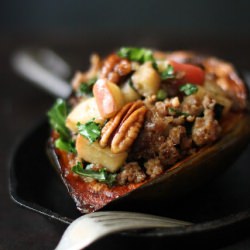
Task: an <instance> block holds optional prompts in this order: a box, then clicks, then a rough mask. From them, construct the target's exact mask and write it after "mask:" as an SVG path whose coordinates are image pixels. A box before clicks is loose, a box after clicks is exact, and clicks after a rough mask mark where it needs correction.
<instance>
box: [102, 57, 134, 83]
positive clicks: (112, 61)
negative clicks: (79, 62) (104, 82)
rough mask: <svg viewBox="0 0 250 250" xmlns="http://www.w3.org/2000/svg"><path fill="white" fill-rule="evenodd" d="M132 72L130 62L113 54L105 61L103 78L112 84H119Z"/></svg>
mask: <svg viewBox="0 0 250 250" xmlns="http://www.w3.org/2000/svg"><path fill="white" fill-rule="evenodd" d="M131 71H132V67H131V63H130V62H129V61H128V60H126V59H122V58H120V57H119V56H117V55H116V54H111V55H110V56H109V57H107V59H106V60H105V61H104V65H103V67H102V70H101V78H107V79H108V80H109V81H111V82H114V83H118V82H119V81H120V79H121V77H122V76H125V75H127V74H129V73H130V72H131Z"/></svg>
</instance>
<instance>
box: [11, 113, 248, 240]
mask: <svg viewBox="0 0 250 250" xmlns="http://www.w3.org/2000/svg"><path fill="white" fill-rule="evenodd" d="M49 130H50V128H49V125H48V123H47V121H46V118H44V119H43V120H42V121H41V122H40V123H39V124H37V125H36V126H34V127H33V128H32V129H31V130H29V131H28V132H27V133H26V135H25V136H23V138H22V139H21V140H20V141H19V143H18V144H17V145H16V147H15V149H14V150H13V153H12V156H11V160H10V178H9V187H10V194H11V197H12V199H13V200H14V201H15V202H16V203H18V204H19V205H21V206H23V207H25V208H28V209H30V210H33V211H35V212H38V213H40V214H43V215H45V216H47V217H49V218H51V219H53V220H57V221H60V222H62V223H66V224H69V223H70V222H71V221H72V220H74V219H75V218H77V217H79V216H80V215H81V214H80V213H79V212H78V211H77V209H76V207H75V204H74V202H73V200H72V199H71V198H70V196H69V194H68V193H67V190H66V188H65V186H64V185H63V183H62V182H61V180H60V178H59V177H58V176H57V173H56V172H55V170H54V169H53V168H52V167H51V164H50V162H49V160H48V157H47V155H46V150H45V148H46V144H47V140H48V135H49ZM249 162H250V147H249V146H248V148H247V149H246V150H245V151H244V152H242V155H241V156H240V158H239V159H238V160H237V161H236V162H235V164H234V165H232V166H231V168H230V169H229V170H228V171H227V172H226V173H225V174H224V175H222V176H218V177H217V179H215V180H213V181H212V182H210V183H209V184H207V185H206V186H203V187H202V188H200V189H199V190H196V191H193V192H192V193H189V194H187V195H185V196H183V197H179V198H178V200H173V201H169V202H168V203H167V204H162V205H161V206H160V207H159V206H157V207H155V206H154V204H151V205H149V206H148V207H144V208H143V209H142V208H141V207H140V206H139V207H137V206H136V203H134V202H133V204H129V203H128V204H127V207H124V206H123V210H130V211H138V212H147V213H152V214H157V215H161V216H167V217H172V218H175V219H181V220H186V221H191V222H193V223H194V225H193V226H191V227H188V229H182V228H175V229H171V230H170V229H160V230H159V229H158V230H150V231H149V230H147V231H142V232H136V233H129V234H127V235H129V236H131V237H132V236H151V237H157V238H161V239H163V238H165V237H169V236H185V235H199V236H200V235H202V234H204V235H206V236H207V234H209V237H210V240H211V237H212V236H213V237H214V238H217V237H218V235H220V236H221V235H222V234H223V235H224V234H228V233H230V232H232V231H235V230H236V229H239V228H240V229H244V228H246V227H250V199H249V197H250V182H249V180H248V179H249V178H248V176H250V168H249V167H248V165H249ZM104 210H105V209H104Z"/></svg>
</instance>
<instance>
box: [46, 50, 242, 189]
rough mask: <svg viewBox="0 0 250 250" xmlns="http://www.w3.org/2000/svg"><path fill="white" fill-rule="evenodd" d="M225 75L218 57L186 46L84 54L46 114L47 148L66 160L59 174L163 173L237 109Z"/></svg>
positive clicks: (106, 179)
mask: <svg viewBox="0 0 250 250" xmlns="http://www.w3.org/2000/svg"><path fill="white" fill-rule="evenodd" d="M224 69H226V70H224ZM222 72H223V73H222ZM233 74H235V70H234V68H233V67H232V66H231V65H230V64H228V63H226V62H224V61H221V60H219V59H216V58H209V57H201V56H199V57H198V56H197V55H195V54H193V53H187V52H172V53H168V54H167V53H162V52H158V51H152V50H149V49H145V48H131V47H123V48H121V49H120V50H118V51H117V52H116V53H112V54H111V55H109V56H108V57H106V58H104V59H101V58H100V57H99V56H98V55H92V57H91V67H90V69H89V70H88V71H87V72H84V73H82V72H77V73H76V75H75V77H74V79H73V80H72V88H73V92H72V95H71V97H70V98H69V100H68V102H67V103H65V101H63V100H58V101H57V103H56V104H55V105H54V106H53V107H52V109H51V110H50V111H49V112H48V116H49V118H50V123H51V125H52V127H53V129H54V131H55V133H56V136H55V142H54V143H55V147H56V148H57V150H61V151H66V152H67V154H70V155H71V158H72V159H73V160H72V161H71V162H73V163H72V164H69V166H68V171H67V173H73V175H74V176H75V177H76V178H79V176H80V177H81V178H82V180H83V181H87V182H91V181H96V182H100V183H104V184H105V185H108V186H122V185H127V184H129V183H141V182H144V181H145V180H149V179H153V178H156V177H157V176H159V175H161V174H163V173H164V172H165V171H167V169H169V168H170V167H171V166H173V165H174V164H176V163H177V162H179V161H180V160H182V159H183V158H185V157H187V156H189V155H191V154H194V153H195V152H197V151H198V150H199V149H200V148H201V147H204V146H207V145H211V144H212V143H214V142H215V141H217V140H218V139H219V138H220V137H221V136H222V135H223V133H222V132H223V131H222V126H221V121H222V120H223V119H224V117H226V116H227V115H228V114H229V113H230V112H235V111H238V110H240V109H243V108H244V106H245V103H244V101H243V99H244V98H242V99H240V100H239V99H238V97H237V96H236V94H235V95H234V94H233V93H232V91H231V90H230V88H229V87H230V86H229V85H230V84H231V81H233V79H232V77H231V75H233ZM237 79H238V78H237ZM227 84H228V86H227ZM229 90H230V91H229Z"/></svg>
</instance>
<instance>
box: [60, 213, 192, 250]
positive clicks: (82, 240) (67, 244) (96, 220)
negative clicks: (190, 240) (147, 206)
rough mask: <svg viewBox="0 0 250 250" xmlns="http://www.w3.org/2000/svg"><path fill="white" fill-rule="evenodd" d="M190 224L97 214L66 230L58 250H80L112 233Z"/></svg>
mask: <svg viewBox="0 0 250 250" xmlns="http://www.w3.org/2000/svg"><path fill="white" fill-rule="evenodd" d="M189 225H192V223H190V222H185V221H180V220H175V219H170V218H166V217H160V216H155V215H150V214H142V213H132V212H117V211H115V212H95V213H91V214H87V215H83V216H81V217H79V218H78V219H76V220H74V221H73V222H72V223H71V224H70V225H69V227H68V228H67V229H66V230H65V232H64V234H63V236H62V238H61V240H60V242H59V244H58V245H57V247H56V250H66V249H67V250H79V249H83V248H85V247H87V246H88V245H90V244H91V243H93V242H95V241H96V240H98V239H100V238H102V237H104V236H106V235H108V234H112V233H117V232H122V231H127V230H134V229H150V228H163V227H164V228H173V227H184V226H189Z"/></svg>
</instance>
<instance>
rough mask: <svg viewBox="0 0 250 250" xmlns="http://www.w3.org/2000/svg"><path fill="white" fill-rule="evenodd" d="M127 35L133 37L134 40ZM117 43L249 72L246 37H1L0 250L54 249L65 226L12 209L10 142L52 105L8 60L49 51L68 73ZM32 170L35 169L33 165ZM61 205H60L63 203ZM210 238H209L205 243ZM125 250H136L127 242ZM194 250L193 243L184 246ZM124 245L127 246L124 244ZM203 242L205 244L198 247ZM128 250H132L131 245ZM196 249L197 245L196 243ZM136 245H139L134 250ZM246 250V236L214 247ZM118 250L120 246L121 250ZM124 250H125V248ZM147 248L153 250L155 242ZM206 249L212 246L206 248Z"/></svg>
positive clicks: (249, 244) (109, 243)
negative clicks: (219, 61) (199, 56)
mask: <svg viewBox="0 0 250 250" xmlns="http://www.w3.org/2000/svg"><path fill="white" fill-rule="evenodd" d="M131 37H136V39H133V38H131ZM122 44H136V45H144V46H153V47H159V48H163V49H169V50H170V49H196V50H199V51H201V52H205V53H211V54H215V55H217V56H221V57H224V58H226V59H228V60H231V61H233V62H235V63H236V64H238V65H239V67H241V68H244V69H250V59H249V58H250V49H249V44H250V39H246V38H244V39H243V38H241V39H239V38H238V39H237V38H233V39H232V38H230V37H229V38H227V39H226V38H223V39H213V38H208V37H204V38H199V39H195V38H192V39H185V40H183V39H175V40H174V39H171V37H168V36H165V38H164V39H160V38H158V39H156V38H152V36H151V37H148V36H143V35H140V34H139V35H137V34H134V36H129V37H127V36H125V35H123V36H114V35H113V36H112V39H111V36H110V35H109V34H105V36H99V37H98V36H90V35H88V36H84V37H79V38H75V39H67V38H62V37H56V38H46V39H45V38H44V37H26V38H20V37H10V36H6V37H2V38H1V40H0V86H1V90H0V114H1V123H0V125H1V129H0V131H1V132H0V135H1V136H0V138H1V139H0V162H1V168H0V183H1V184H0V197H1V201H0V249H3V250H5V249H20V250H21V249H36V250H38V249H53V248H54V247H55V246H56V244H57V242H58V240H59V239H60V236H61V235H62V233H63V231H64V230H65V228H66V226H65V225H63V224H60V223H59V222H54V221H50V220H48V219H47V218H45V217H43V216H41V215H39V214H36V213H34V212H31V211H29V210H27V209H24V208H21V207H19V206H18V205H16V204H15V203H14V202H13V201H12V200H11V199H10V196H9V192H8V175H9V172H8V171H9V168H8V162H9V160H10V157H11V152H12V149H13V145H14V143H15V142H16V141H17V140H18V138H19V137H20V136H21V135H22V134H23V133H24V132H25V131H27V130H28V129H29V128H30V127H32V125H33V124H34V123H36V122H37V121H39V120H40V118H41V117H42V116H43V114H44V113H45V112H46V111H47V110H48V109H49V107H50V106H51V105H52V103H53V100H54V97H52V96H51V95H49V94H47V93H45V92H43V91H41V90H40V89H38V88H37V87H35V86H33V85H32V84H29V83H28V82H26V81H25V80H23V79H21V78H20V77H18V76H17V75H16V74H14V73H13V71H12V69H11V66H10V56H11V54H12V53H13V51H14V50H16V49H18V48H20V47H23V46H25V47H30V46H31V47H49V48H52V49H54V50H55V51H56V52H58V53H59V54H60V55H62V56H63V57H64V58H65V59H66V60H67V61H68V62H69V63H70V65H72V68H73V69H84V68H86V67H87V65H88V56H89V54H90V53H91V52H92V51H100V52H101V53H106V52H108V51H109V50H112V49H113V48H116V47H118V46H120V45H122ZM34 167H35V166H34ZM62 205H63V204H62ZM208 240H209V239H208ZM114 242H115V237H114V238H112V237H111V238H108V239H106V240H105V239H104V240H101V241H100V243H98V244H96V245H94V246H93V247H90V248H89V249H107V248H108V247H109V248H110V249H113V248H114V249H117V247H118V245H115V244H117V242H115V243H114ZM129 244H130V245H129V247H130V248H135V247H136V244H137V243H136V242H135V245H133V244H131V243H129ZM189 244H190V246H192V247H193V248H195V245H196V244H195V242H189ZM125 245H126V243H125ZM179 245H180V242H179V243H178V242H173V241H169V245H168V246H166V248H168V249H176V247H178V246H179ZM205 245H206V243H205V242H204V246H203V249H205ZM131 246H132V247H131ZM196 246H197V245H196ZM137 247H139V246H137ZM220 247H221V249H224V250H233V249H250V236H249V237H248V238H245V237H243V238H239V237H238V238H237V241H233V242H232V241H231V240H230V239H228V241H227V240H226V241H224V244H223V246H222V245H217V246H214V249H218V248H220ZM198 248H199V249H202V247H201V246H199V247H198ZM122 249H123V248H122ZM124 249H125V248H124ZM146 249H155V248H154V243H152V244H149V245H148V246H147V247H146ZM209 249H211V248H209Z"/></svg>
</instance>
